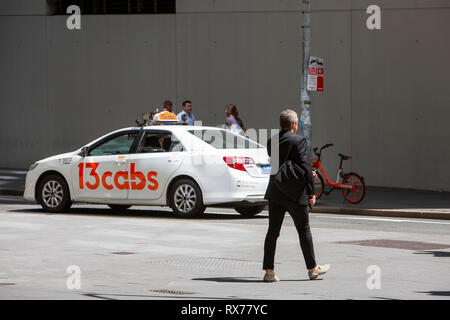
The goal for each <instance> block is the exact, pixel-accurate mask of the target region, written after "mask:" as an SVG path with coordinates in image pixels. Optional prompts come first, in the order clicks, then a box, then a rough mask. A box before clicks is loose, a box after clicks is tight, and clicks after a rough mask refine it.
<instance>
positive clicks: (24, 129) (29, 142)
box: [0, 16, 52, 168]
mask: <svg viewBox="0 0 450 320" xmlns="http://www.w3.org/2000/svg"><path fill="white" fill-rule="evenodd" d="M45 42H46V40H45V17H34V16H29V17H27V16H21V17H0V43H1V56H0V146H1V154H2V157H1V160H0V167H11V168H22V167H27V166H28V165H30V162H31V161H33V160H32V159H33V158H34V156H36V155H37V154H39V153H40V150H42V149H43V148H48V147H49V145H48V144H47V143H45V141H46V138H47V137H48V134H47V133H48V122H47V121H46V119H43V118H42V110H44V109H45V106H46V99H47V97H46V94H47V66H46V61H47V49H46V46H45V45H43V44H45ZM50 150H52V148H50Z"/></svg>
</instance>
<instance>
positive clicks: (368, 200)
mask: <svg viewBox="0 0 450 320" xmlns="http://www.w3.org/2000/svg"><path fill="white" fill-rule="evenodd" d="M25 175H26V170H23V169H0V195H10V196H22V195H23V190H24V189H25ZM366 191H367V192H366V196H365V198H364V199H363V201H361V203H359V204H356V205H354V204H350V203H348V202H347V201H345V200H344V196H343V195H342V191H340V190H334V191H333V192H332V193H331V194H330V195H329V196H326V195H323V196H322V198H320V199H319V200H318V201H317V203H316V206H315V208H314V209H313V210H312V212H315V213H336V214H339V213H340V214H349V215H365V216H385V217H403V218H425V219H444V220H450V192H435V191H423V190H411V189H397V188H384V187H367V190H366Z"/></svg>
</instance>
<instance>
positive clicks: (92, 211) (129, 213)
mask: <svg viewBox="0 0 450 320" xmlns="http://www.w3.org/2000/svg"><path fill="white" fill-rule="evenodd" d="M7 212H11V213H35V214H45V215H70V214H77V215H86V216H107V217H123V218H139V217H140V218H164V219H177V220H191V221H192V220H194V221H195V220H250V219H267V217H264V216H255V217H244V216H241V215H240V214H238V213H236V214H234V213H227V212H224V213H223V214H218V213H208V212H205V213H203V214H202V215H201V216H199V217H196V218H179V217H177V216H175V215H174V214H173V213H172V212H170V211H158V210H136V209H128V210H125V211H120V212H117V211H113V210H111V209H106V208H105V209H100V208H71V209H69V211H66V212H60V213H49V212H45V211H44V210H42V209H40V208H36V209H13V210H8V211H7Z"/></svg>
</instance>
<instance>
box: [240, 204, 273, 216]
mask: <svg viewBox="0 0 450 320" xmlns="http://www.w3.org/2000/svg"><path fill="white" fill-rule="evenodd" d="M264 207H265V206H248V207H236V208H234V210H236V211H237V212H239V213H240V214H241V215H242V216H244V217H253V216H256V215H257V214H258V213H261V212H263V210H264Z"/></svg>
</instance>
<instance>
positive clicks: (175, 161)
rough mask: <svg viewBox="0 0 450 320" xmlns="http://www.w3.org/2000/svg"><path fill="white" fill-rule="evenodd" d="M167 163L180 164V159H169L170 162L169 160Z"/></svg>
mask: <svg viewBox="0 0 450 320" xmlns="http://www.w3.org/2000/svg"><path fill="white" fill-rule="evenodd" d="M167 162H170V163H177V162H180V159H169V160H167Z"/></svg>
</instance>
